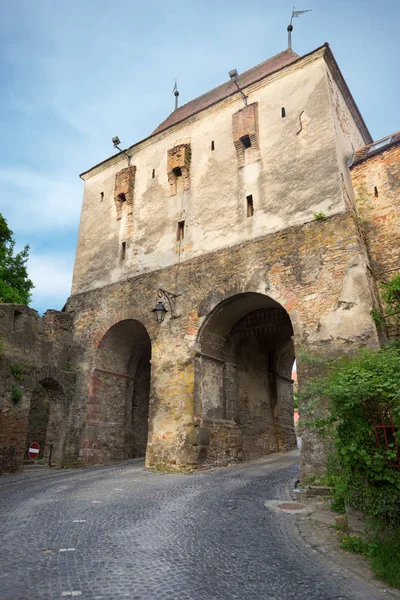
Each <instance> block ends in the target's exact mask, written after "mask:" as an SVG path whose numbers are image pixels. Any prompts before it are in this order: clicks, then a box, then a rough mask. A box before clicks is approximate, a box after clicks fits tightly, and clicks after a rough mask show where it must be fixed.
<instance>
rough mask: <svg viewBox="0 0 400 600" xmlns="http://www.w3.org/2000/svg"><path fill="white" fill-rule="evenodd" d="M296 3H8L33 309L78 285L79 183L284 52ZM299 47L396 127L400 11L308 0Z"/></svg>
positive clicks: (23, 237)
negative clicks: (323, 56)
mask: <svg viewBox="0 0 400 600" xmlns="http://www.w3.org/2000/svg"><path fill="white" fill-rule="evenodd" d="M292 2H293V0H291V1H287V0H279V1H278V2H277V1H276V0H253V1H251V0H246V2H244V1H243V0H213V1H211V0H202V1H198V0H197V1H195V0H185V2H176V3H171V2H166V1H165V0H163V1H159V0H146V2H143V1H140V2H139V1H137V0H130V2H126V3H121V2H116V1H115V0H68V1H65V0H63V1H61V0H13V2H8V1H7V0H3V1H2V2H1V22H0V131H1V133H2V144H1V145H0V213H1V214H2V215H3V216H4V217H5V218H6V219H7V221H8V224H9V226H10V228H11V229H12V230H13V232H14V237H15V239H16V242H17V247H18V248H22V247H23V246H24V245H25V244H29V245H30V259H29V274H30V277H31V279H32V280H33V282H34V284H35V289H34V290H33V298H32V303H31V306H32V307H33V308H35V309H36V310H38V311H39V312H40V313H42V312H44V311H45V310H46V309H48V308H55V309H61V308H62V307H63V305H64V304H65V301H66V300H67V298H68V296H69V294H70V289H71V281H72V270H73V262H74V253H75V245H76V240H77V235H78V228H79V217H80V210H81V203H82V196H83V181H82V180H80V179H79V173H82V172H83V171H86V170H87V169H89V168H90V167H91V166H93V165H95V164H97V163H98V162H101V161H102V160H104V159H105V158H107V157H109V156H111V155H112V154H113V153H114V151H113V147H112V143H111V138H112V137H113V136H116V135H118V136H119V138H120V139H121V143H122V147H124V148H126V147H129V146H130V145H132V144H134V143H136V142H138V141H140V140H141V139H143V138H144V137H147V136H148V135H149V134H150V133H151V132H152V131H153V130H154V129H155V128H156V127H157V125H158V124H159V123H161V122H162V121H163V120H164V119H165V118H166V117H167V116H168V114H169V113H170V112H171V111H172V110H173V106H174V96H173V94H172V90H173V86H174V81H175V78H177V79H178V88H179V91H180V103H181V104H184V103H185V102H188V101H189V100H191V99H193V98H195V97H196V96H199V95H201V94H202V93H204V92H206V91H208V90H210V89H212V88H214V87H216V86H217V85H220V84H221V83H223V82H225V81H227V80H228V71H230V70H231V69H233V68H236V69H237V70H238V71H239V73H240V72H243V71H245V70H247V69H249V68H251V67H252V66H254V65H256V64H258V63H260V62H262V61H263V60H265V59H267V58H269V57H270V56H273V55H274V54H277V53H278V52H281V51H283V50H285V48H286V47H287V32H286V27H287V25H288V23H289V20H290V15H291V11H292V8H293V4H292ZM305 9H311V10H312V12H309V13H306V14H304V15H302V16H300V17H299V18H296V19H294V21H293V25H294V31H293V49H294V50H295V52H297V53H298V54H300V55H302V54H306V53H307V52H310V51H312V50H313V49H315V48H317V47H319V46H321V45H322V44H323V43H324V42H329V44H330V46H331V49H332V51H333V53H334V55H335V58H336V60H337V62H338V63H339V67H340V69H341V71H342V73H343V75H344V77H345V79H346V81H347V84H348V85H349V87H350V90H351V92H352V94H353V97H354V99H355V101H356V103H357V104H358V107H359V108H360V110H361V113H362V115H363V117H364V119H365V121H366V123H367V126H368V127H369V129H370V132H371V134H372V136H373V138H374V139H379V138H381V137H384V136H386V135H388V134H390V133H392V132H394V131H398V130H399V129H400V118H399V114H398V105H399V96H400V78H399V77H398V71H399V59H400V56H399V49H398V48H399V45H398V38H397V35H398V32H399V29H400V27H399V26H400V0H379V1H378V0H352V1H350V0H330V1H329V2H328V1H326V0H304V2H302V4H296V10H305Z"/></svg>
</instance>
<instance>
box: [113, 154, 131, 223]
mask: <svg viewBox="0 0 400 600" xmlns="http://www.w3.org/2000/svg"><path fill="white" fill-rule="evenodd" d="M135 175H136V167H135V166H131V167H126V168H125V169H121V171H118V173H117V174H116V175H115V184H114V202H115V208H116V210H117V219H120V218H121V217H122V207H123V206H124V205H126V214H128V215H131V214H132V212H133V192H134V188H135Z"/></svg>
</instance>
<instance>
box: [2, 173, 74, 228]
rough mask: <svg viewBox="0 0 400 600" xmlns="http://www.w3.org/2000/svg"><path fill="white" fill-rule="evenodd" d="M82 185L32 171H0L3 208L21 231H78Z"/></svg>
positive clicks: (13, 226) (12, 222)
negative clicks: (56, 229)
mask: <svg viewBox="0 0 400 600" xmlns="http://www.w3.org/2000/svg"><path fill="white" fill-rule="evenodd" d="M81 188H82V186H81V185H80V184H79V183H76V184H73V183H71V182H69V181H68V182H67V181H63V180H62V179H60V178H52V177H48V176H45V175H42V174H40V173H39V172H37V171H33V170H29V169H26V168H25V169H22V168H21V169H16V168H14V169H0V192H1V205H0V212H1V211H2V208H1V206H4V207H7V210H4V215H5V216H6V218H7V220H9V221H10V224H11V225H12V228H16V229H17V230H18V231H28V232H29V231H35V232H37V231H45V230H47V229H53V228H63V229H64V228H68V227H73V228H74V229H77V227H78V223H79V215H80V210H81V198H82V189H81Z"/></svg>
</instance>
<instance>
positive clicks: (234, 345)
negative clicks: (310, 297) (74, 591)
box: [195, 293, 297, 465]
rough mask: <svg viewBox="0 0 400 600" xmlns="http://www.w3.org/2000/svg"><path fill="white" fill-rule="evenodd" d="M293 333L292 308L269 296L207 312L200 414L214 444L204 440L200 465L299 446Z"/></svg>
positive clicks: (237, 299)
mask: <svg viewBox="0 0 400 600" xmlns="http://www.w3.org/2000/svg"><path fill="white" fill-rule="evenodd" d="M292 336H293V328H292V324H291V321H290V317H289V315H288V313H287V312H286V311H285V309H284V308H283V307H282V306H281V305H280V304H278V303H277V302H275V301H274V300H272V299H271V298H269V297H268V296H265V295H263V294H257V293H247V294H238V295H236V296H233V297H232V298H230V299H229V300H227V301H225V302H222V303H221V304H220V305H218V306H217V307H216V308H214V310H213V311H212V312H211V313H210V315H209V316H208V317H207V319H206V321H205V322H204V324H203V326H202V328H201V330H200V332H199V335H198V340H197V346H196V350H197V352H198V354H197V356H196V362H195V414H198V415H199V416H200V417H201V421H202V425H201V426H202V427H203V428H205V429H209V430H210V436H211V432H212V435H213V447H212V448H211V447H210V446H209V445H207V443H204V444H203V445H200V444H199V450H198V460H199V463H204V462H205V463H208V464H221V465H224V464H229V463H230V462H240V461H241V460H251V459H255V458H260V457H262V456H266V455H267V454H269V453H271V452H277V451H280V450H292V449H294V448H296V445H297V441H296V435H295V429H294V399H293V381H292V377H291V375H292V368H293V363H294V359H295V357H294V347H293V341H292ZM202 439H203V440H204V439H207V436H206V435H204V434H203V436H202Z"/></svg>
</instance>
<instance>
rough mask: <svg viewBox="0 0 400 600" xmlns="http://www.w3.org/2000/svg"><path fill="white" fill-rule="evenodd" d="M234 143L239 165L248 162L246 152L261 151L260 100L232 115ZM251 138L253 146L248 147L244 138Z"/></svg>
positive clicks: (241, 165)
mask: <svg viewBox="0 0 400 600" xmlns="http://www.w3.org/2000/svg"><path fill="white" fill-rule="evenodd" d="M232 133H233V143H234V146H235V149H236V154H237V158H238V163H239V167H243V166H244V165H245V162H246V152H251V151H252V150H256V151H259V150H260V145H259V135H258V102H253V103H252V104H249V105H248V106H245V107H244V108H241V109H240V110H238V111H237V112H236V113H234V114H233V115H232ZM247 138H249V139H250V142H251V147H249V148H248V149H246V147H245V144H244V143H243V139H247Z"/></svg>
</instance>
